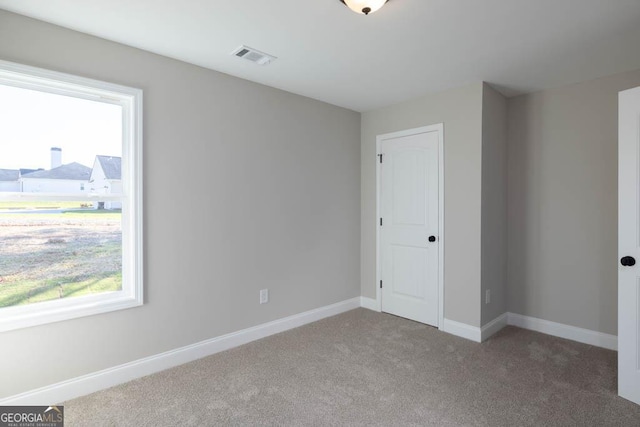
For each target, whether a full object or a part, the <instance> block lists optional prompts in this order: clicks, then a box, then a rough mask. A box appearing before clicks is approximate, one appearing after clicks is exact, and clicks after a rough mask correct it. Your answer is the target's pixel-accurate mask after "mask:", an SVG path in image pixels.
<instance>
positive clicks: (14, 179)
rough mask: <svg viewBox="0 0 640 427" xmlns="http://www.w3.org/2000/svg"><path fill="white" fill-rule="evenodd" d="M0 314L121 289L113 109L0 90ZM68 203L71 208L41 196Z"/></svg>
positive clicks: (117, 117)
mask: <svg viewBox="0 0 640 427" xmlns="http://www.w3.org/2000/svg"><path fill="white" fill-rule="evenodd" d="M0 118H1V119H0V120H1V121H2V125H1V126H0V191H3V192H17V193H31V194H41V195H42V198H41V199H39V200H33V199H25V198H22V199H21V198H20V197H19V196H20V194H18V195H16V196H18V197H15V199H14V200H12V201H6V200H4V201H0V307H6V306H13V305H19V304H31V303H35V302H41V301H48V300H54V299H59V298H70V297H75V296H82V295H87V294H92V293H100V292H108V291H118V290H120V289H122V228H121V217H122V210H121V207H122V206H121V204H120V203H118V202H111V201H109V202H104V201H101V200H99V199H95V200H89V199H88V198H87V197H83V196H87V195H89V194H90V193H92V192H93V193H106V194H121V193H122V186H121V179H122V177H121V159H122V108H121V107H120V106H119V105H112V104H106V103H101V102H95V101H89V100H85V99H78V98H73V97H68V96H62V95H57V94H51V93H44V92H38V91H34V90H28V89H22V88H15V87H10V86H1V85H0ZM49 194H50V195H59V196H60V195H64V196H68V197H74V196H75V197H77V199H76V200H61V198H57V200H56V199H55V198H53V199H52V198H48V197H47V195H49Z"/></svg>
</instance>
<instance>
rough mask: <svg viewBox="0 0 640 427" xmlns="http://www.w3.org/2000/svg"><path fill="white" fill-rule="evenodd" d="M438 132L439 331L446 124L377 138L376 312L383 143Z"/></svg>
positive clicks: (378, 304)
mask: <svg viewBox="0 0 640 427" xmlns="http://www.w3.org/2000/svg"><path fill="white" fill-rule="evenodd" d="M427 132H438V329H443V328H444V242H445V240H444V123H438V124H435V125H430V126H424V127H419V128H415V129H407V130H403V131H399V132H393V133H386V134H383V135H378V136H377V137H376V157H375V162H376V306H375V308H376V310H377V311H382V292H381V290H380V280H382V274H381V272H380V223H379V220H380V158H379V157H378V155H379V154H380V153H381V151H382V150H381V146H382V142H383V141H385V140H388V139H395V138H401V137H404V136H411V135H417V134H421V133H427Z"/></svg>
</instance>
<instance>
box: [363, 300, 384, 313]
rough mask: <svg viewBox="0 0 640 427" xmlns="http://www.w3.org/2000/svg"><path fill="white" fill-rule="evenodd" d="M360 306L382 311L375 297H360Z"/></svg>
mask: <svg viewBox="0 0 640 427" xmlns="http://www.w3.org/2000/svg"><path fill="white" fill-rule="evenodd" d="M360 307H362V308H366V309H369V310H373V311H380V307H379V306H378V301H377V300H375V299H373V298H367V297H360Z"/></svg>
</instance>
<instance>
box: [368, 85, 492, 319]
mask: <svg viewBox="0 0 640 427" xmlns="http://www.w3.org/2000/svg"><path fill="white" fill-rule="evenodd" d="M481 115H482V83H474V84H471V85H468V86H465V87H462V88H457V89H452V90H449V91H446V92H442V93H438V94H433V95H429V96H425V97H422V98H419V99H416V100H413V101H409V102H405V103H402V104H398V105H394V106H391V107H388V108H382V109H379V110H374V111H369V112H366V113H363V114H362V147H361V156H362V166H361V193H362V196H361V197H362V201H361V203H362V205H361V242H362V243H361V248H360V257H361V270H360V276H361V283H362V284H361V286H362V295H363V296H365V297H369V298H375V295H376V283H375V274H376V240H375V236H376V234H375V233H376V216H375V215H376V136H377V135H380V134H385V133H390V132H395V131H400V130H405V129H411V128H416V127H420V126H426V125H431V124H436V123H444V146H445V149H444V162H445V166H444V172H445V194H446V197H445V209H444V210H445V214H444V215H445V218H444V226H445V241H444V250H445V266H444V281H445V295H444V297H445V317H446V318H447V319H451V320H455V321H458V322H462V323H466V324H468V325H472V326H480V304H479V301H480V270H481V259H480V232H481V230H480V218H481V217H480V209H481V191H480V186H481V173H482V171H481V161H482V159H481V157H482V147H481V129H482V117H481Z"/></svg>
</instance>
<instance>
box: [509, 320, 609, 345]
mask: <svg viewBox="0 0 640 427" xmlns="http://www.w3.org/2000/svg"><path fill="white" fill-rule="evenodd" d="M507 315H508V323H509V325H513V326H518V327H520V328H524V329H530V330H532V331H536V332H542V333H543V334H547V335H553V336H556V337H560V338H565V339H568V340H572V341H578V342H581V343H583V344H590V345H594V346H596V347H602V348H606V349H609V350H618V337H617V336H615V335H610V334H605V333H602V332H597V331H592V330H590V329H583V328H578V327H576V326H570V325H565V324H562V323H556V322H551V321H549V320H543V319H538V318H535V317H529V316H523V315H521V314H515V313H507Z"/></svg>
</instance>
